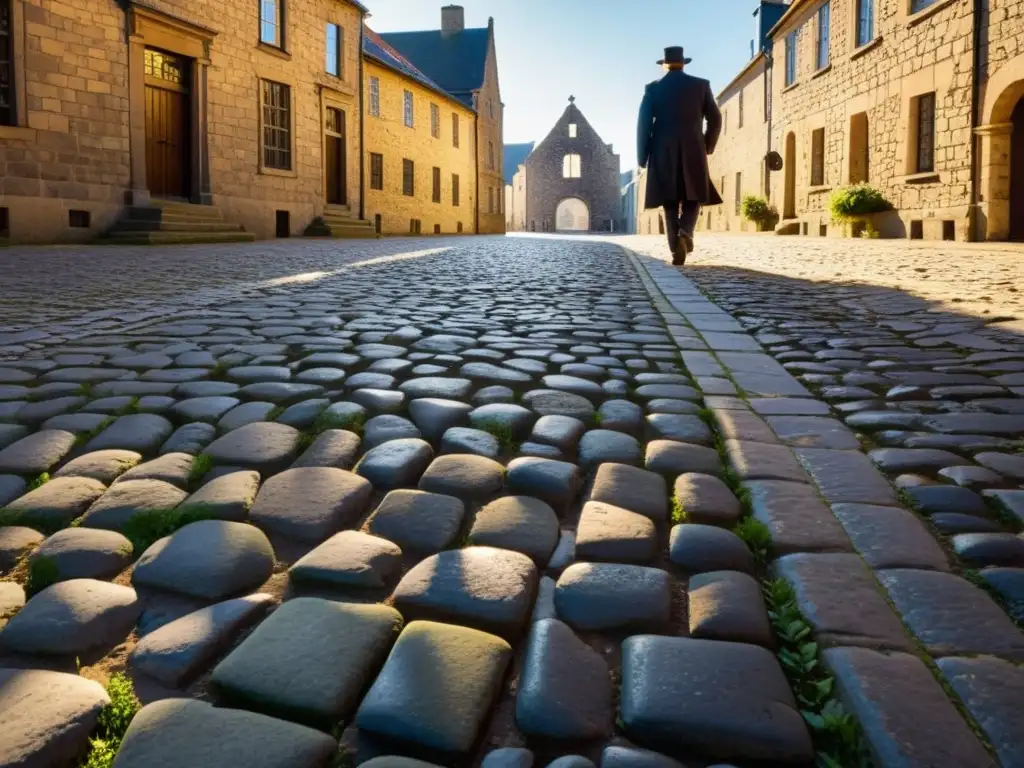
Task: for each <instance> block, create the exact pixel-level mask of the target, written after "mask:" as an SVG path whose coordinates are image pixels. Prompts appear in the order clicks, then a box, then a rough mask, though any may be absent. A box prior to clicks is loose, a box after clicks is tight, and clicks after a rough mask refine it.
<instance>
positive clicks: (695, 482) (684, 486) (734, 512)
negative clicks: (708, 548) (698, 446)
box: [673, 472, 743, 525]
mask: <svg viewBox="0 0 1024 768" xmlns="http://www.w3.org/2000/svg"><path fill="white" fill-rule="evenodd" d="M673 497H674V499H675V501H676V504H677V505H678V506H679V508H680V509H682V510H683V512H684V513H685V514H686V519H687V520H688V521H689V522H692V523H706V524H708V525H732V524H733V523H735V522H737V521H738V520H739V519H740V517H741V516H742V514H743V509H742V507H741V506H740V502H739V500H738V499H737V498H736V497H735V496H734V495H733V492H732V491H731V490H729V486H727V485H726V484H725V483H724V482H722V481H721V480H720V479H719V478H717V477H715V476H713V475H705V474H701V473H699V472H687V473H685V474H682V475H680V476H679V477H677V478H676V481H675V484H674V485H673Z"/></svg>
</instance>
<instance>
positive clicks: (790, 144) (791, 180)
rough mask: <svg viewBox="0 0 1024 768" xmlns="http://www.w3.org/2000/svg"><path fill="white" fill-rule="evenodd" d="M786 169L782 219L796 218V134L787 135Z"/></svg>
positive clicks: (783, 164)
mask: <svg viewBox="0 0 1024 768" xmlns="http://www.w3.org/2000/svg"><path fill="white" fill-rule="evenodd" d="M782 167H783V168H784V169H785V172H786V176H785V183H786V186H785V189H784V191H783V195H782V218H784V219H795V218H796V134H795V133H792V132H790V133H787V134H786V156H785V158H784V159H783V161H782Z"/></svg>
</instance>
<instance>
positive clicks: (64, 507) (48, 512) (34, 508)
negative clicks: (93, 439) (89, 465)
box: [4, 477, 107, 531]
mask: <svg viewBox="0 0 1024 768" xmlns="http://www.w3.org/2000/svg"><path fill="white" fill-rule="evenodd" d="M106 490H107V488H106V486H105V485H103V483H101V482H99V481H98V480H93V479H91V478H88V477H55V478H53V479H52V480H50V481H49V482H47V483H44V484H43V485H41V486H39V487H38V488H36V489H35V490H34V491H29V492H28V493H26V494H25V495H24V496H21V497H20V498H18V499H15V500H14V501H12V502H11V503H10V504H8V505H7V506H6V508H5V509H4V513H5V514H6V515H11V516H13V519H14V520H15V521H16V522H17V523H18V524H20V525H27V526H29V527H32V528H38V529H39V530H41V531H55V530H57V529H59V528H63V527H65V526H67V525H68V524H70V523H71V521H72V520H74V519H75V518H77V517H80V516H81V515H82V513H84V512H85V511H86V510H87V509H88V508H89V506H90V505H91V504H92V503H93V502H94V501H96V499H98V498H99V497H100V496H102V495H103V494H104V492H105V491H106Z"/></svg>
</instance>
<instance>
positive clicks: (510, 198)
mask: <svg viewBox="0 0 1024 768" xmlns="http://www.w3.org/2000/svg"><path fill="white" fill-rule="evenodd" d="M532 151H533V142H532V141H530V142H527V143H526V144H506V145H505V149H504V153H503V154H504V159H505V229H506V230H507V231H509V232H523V231H524V230H525V229H526V174H525V173H522V174H520V175H519V176H516V174H518V173H519V169H520V168H522V167H523V164H524V163H525V162H526V158H527V157H529V155H530V153H531V152H532Z"/></svg>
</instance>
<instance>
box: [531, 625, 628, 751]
mask: <svg viewBox="0 0 1024 768" xmlns="http://www.w3.org/2000/svg"><path fill="white" fill-rule="evenodd" d="M613 720H614V709H613V707H612V687H611V680H610V678H609V673H608V665H607V664H606V663H605V660H604V659H603V658H602V657H601V656H600V654H598V653H596V652H595V651H593V650H592V649H591V648H590V647H589V646H588V645H587V644H586V643H584V642H583V641H582V640H580V639H579V638H577V637H576V635H575V634H574V633H573V631H572V630H571V629H570V628H569V627H568V626H566V625H565V624H563V623H562V622H560V621H558V620H557V619H542V620H540V621H537V622H535V623H534V624H533V626H532V628H531V629H530V636H529V638H528V640H527V643H526V651H525V656H524V662H523V672H522V675H521V677H520V679H519V685H518V687H517V691H516V724H517V725H518V726H519V728H520V729H521V730H522V731H523V732H524V733H526V734H529V735H532V736H538V737H547V738H552V739H595V738H600V737H602V736H604V735H605V734H607V733H609V732H610V731H611V729H612V724H613Z"/></svg>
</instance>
